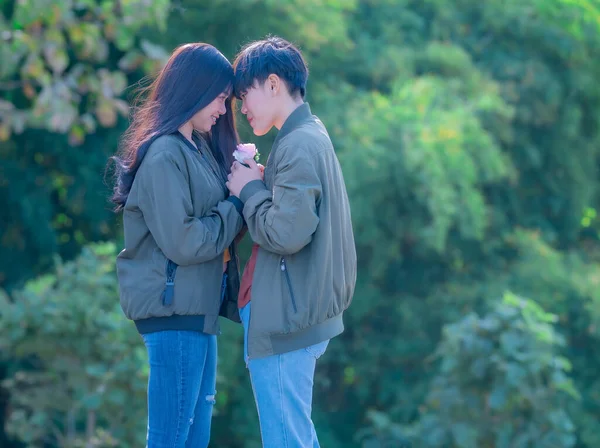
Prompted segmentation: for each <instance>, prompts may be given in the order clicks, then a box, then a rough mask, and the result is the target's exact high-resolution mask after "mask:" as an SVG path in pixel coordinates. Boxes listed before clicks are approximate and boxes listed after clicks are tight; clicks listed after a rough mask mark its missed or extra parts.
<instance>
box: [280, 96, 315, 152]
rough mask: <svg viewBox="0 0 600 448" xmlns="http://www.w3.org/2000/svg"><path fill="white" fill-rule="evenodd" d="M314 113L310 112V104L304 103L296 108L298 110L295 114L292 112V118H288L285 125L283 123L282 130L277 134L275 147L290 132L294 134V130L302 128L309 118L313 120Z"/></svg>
mask: <svg viewBox="0 0 600 448" xmlns="http://www.w3.org/2000/svg"><path fill="white" fill-rule="evenodd" d="M312 116H313V115H312V112H311V111H310V106H309V105H308V103H303V104H301V105H300V106H298V107H297V108H296V110H294V112H292V113H291V114H290V116H289V117H288V118H287V120H285V123H283V126H281V129H280V130H279V133H278V134H277V137H276V138H275V141H274V142H273V146H276V145H277V143H278V142H279V141H280V140H281V139H282V138H283V137H285V136H286V135H288V134H289V133H290V132H292V131H293V130H294V129H296V128H297V127H298V126H300V125H301V124H302V123H304V122H305V121H306V120H308V119H309V118H311V117H312Z"/></svg>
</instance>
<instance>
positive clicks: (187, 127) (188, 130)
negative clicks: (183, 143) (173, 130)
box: [178, 121, 196, 146]
mask: <svg viewBox="0 0 600 448" xmlns="http://www.w3.org/2000/svg"><path fill="white" fill-rule="evenodd" d="M178 130H179V132H181V134H182V135H183V136H184V137H185V138H187V139H188V140H189V141H190V142H191V143H192V145H194V146H196V144H195V143H194V139H192V132H194V127H193V126H192V123H191V122H189V121H188V122H187V123H185V124H184V125H183V126H181V127H180V128H179V129H178Z"/></svg>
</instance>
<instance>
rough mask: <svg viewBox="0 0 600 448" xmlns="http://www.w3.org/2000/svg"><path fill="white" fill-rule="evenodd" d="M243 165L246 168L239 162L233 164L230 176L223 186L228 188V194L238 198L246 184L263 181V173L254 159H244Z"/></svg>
mask: <svg viewBox="0 0 600 448" xmlns="http://www.w3.org/2000/svg"><path fill="white" fill-rule="evenodd" d="M244 163H246V164H247V165H248V168H246V167H245V166H243V165H242V164H241V163H239V162H233V165H231V174H230V175H228V176H227V179H228V181H227V183H226V184H225V185H227V188H229V192H230V193H231V194H232V195H233V196H237V197H238V198H239V197H240V193H241V192H242V190H243V189H244V187H245V186H246V184H247V183H249V182H252V181H253V180H263V171H262V170H261V168H260V167H259V166H258V164H257V163H256V162H255V161H254V159H246V160H244Z"/></svg>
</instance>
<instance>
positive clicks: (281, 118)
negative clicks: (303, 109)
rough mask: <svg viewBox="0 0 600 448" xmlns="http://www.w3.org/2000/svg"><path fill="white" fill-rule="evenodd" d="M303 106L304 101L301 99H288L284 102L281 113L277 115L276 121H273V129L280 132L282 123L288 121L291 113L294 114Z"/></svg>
mask: <svg viewBox="0 0 600 448" xmlns="http://www.w3.org/2000/svg"><path fill="white" fill-rule="evenodd" d="M303 104H304V100H303V99H302V98H301V97H297V98H291V97H290V98H289V99H288V100H287V101H285V102H284V104H283V107H282V108H281V113H280V114H278V117H277V120H276V121H275V127H276V128H277V130H280V129H281V127H282V126H283V123H285V121H286V120H287V119H288V117H289V116H290V115H292V112H294V111H295V110H296V109H298V107H300V106H302V105H303Z"/></svg>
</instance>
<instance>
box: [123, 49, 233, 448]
mask: <svg viewBox="0 0 600 448" xmlns="http://www.w3.org/2000/svg"><path fill="white" fill-rule="evenodd" d="M233 81H234V74H233V68H232V66H231V64H230V62H229V61H228V60H227V59H226V58H225V56H223V55H222V54H221V53H220V52H219V51H218V50H217V49H216V48H214V47H213V46H211V45H208V44H204V43H193V44H186V45H182V46H180V47H179V48H177V49H176V50H175V51H174V53H173V54H172V55H171V57H170V59H169V60H168V62H167V64H166V65H165V67H164V68H163V69H162V71H161V72H160V73H159V75H158V77H157V78H156V79H155V81H154V82H153V83H152V84H151V85H150V86H149V88H148V94H147V96H146V97H145V99H144V100H143V102H142V104H141V106H140V107H138V108H137V109H135V111H134V114H133V120H132V122H131V125H130V127H129V128H128V130H127V131H126V133H125V135H124V138H123V140H122V144H121V148H120V151H119V153H118V154H117V155H116V156H115V157H113V160H114V162H115V163H116V183H115V187H114V194H113V196H112V201H113V202H114V204H115V209H116V211H119V212H122V213H123V226H124V237H125V239H124V246H125V248H124V249H123V250H122V251H121V253H119V255H118V257H117V274H118V281H119V293H120V300H121V306H122V308H123V311H124V313H125V315H126V316H127V317H128V318H129V319H131V320H133V321H134V322H135V325H136V327H137V329H138V331H139V333H140V334H141V335H142V338H143V340H144V343H145V345H146V348H147V350H148V358H149V364H150V376H149V379H148V435H147V447H148V448H179V447H194V448H198V447H206V446H208V442H209V439H210V425H211V417H212V408H213V405H214V403H215V394H216V390H215V387H216V368H217V342H216V334H218V332H219V324H218V317H219V315H221V316H224V317H227V318H229V319H231V320H233V321H236V322H239V321H240V318H239V313H238V309H237V294H238V289H239V271H238V266H237V256H236V248H235V238H236V236H237V235H238V234H239V232H240V230H241V229H242V226H243V219H242V215H241V212H242V209H241V207H242V204H241V202H240V201H239V199H237V198H235V197H232V196H229V192H228V190H227V187H226V186H225V183H226V181H227V174H228V168H229V167H230V166H231V163H232V158H233V157H232V154H233V152H234V151H235V149H236V146H237V144H238V143H239V139H238V135H237V133H236V129H235V120H234V115H233V113H232V105H231V103H232V88H233Z"/></svg>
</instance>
